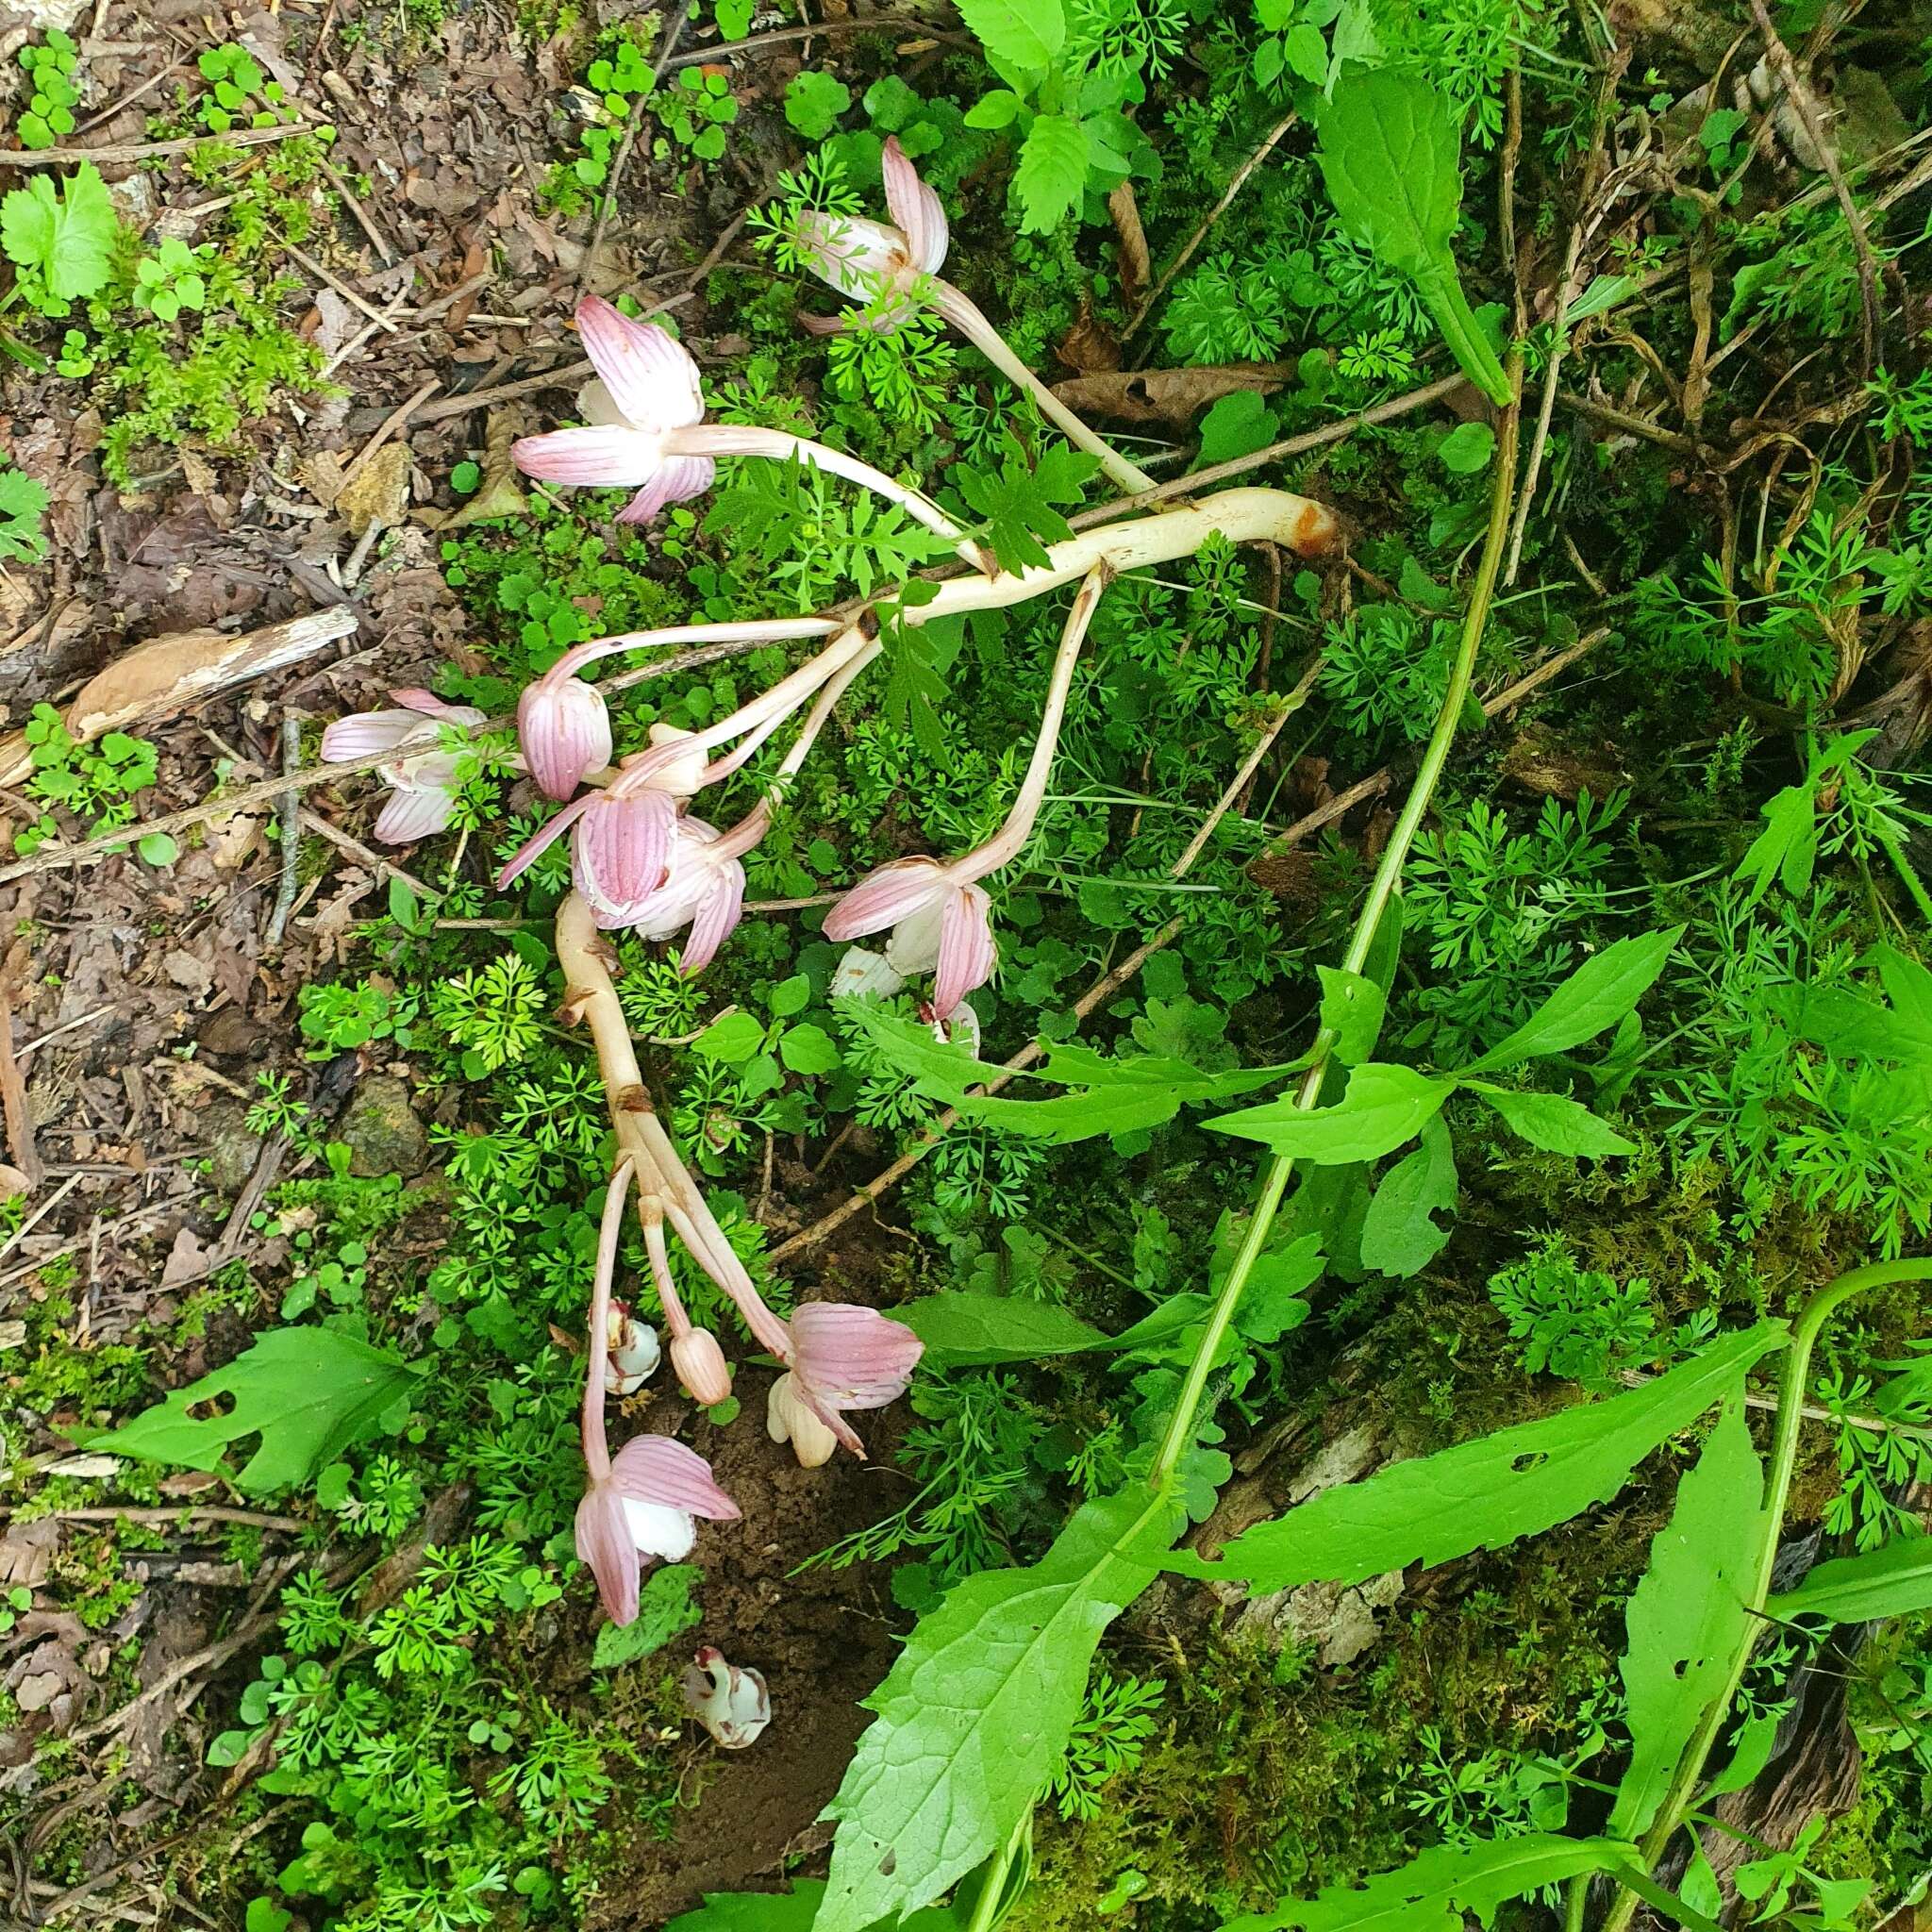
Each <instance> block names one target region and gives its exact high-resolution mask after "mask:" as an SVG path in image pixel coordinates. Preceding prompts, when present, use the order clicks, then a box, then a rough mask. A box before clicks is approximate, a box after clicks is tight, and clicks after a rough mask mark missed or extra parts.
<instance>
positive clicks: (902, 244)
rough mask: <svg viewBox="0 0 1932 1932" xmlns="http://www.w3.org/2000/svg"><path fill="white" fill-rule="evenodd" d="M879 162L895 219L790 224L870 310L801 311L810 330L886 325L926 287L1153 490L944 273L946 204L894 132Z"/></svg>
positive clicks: (815, 266) (1113, 469) (1076, 430)
mask: <svg viewBox="0 0 1932 1932" xmlns="http://www.w3.org/2000/svg"><path fill="white" fill-rule="evenodd" d="M879 172H880V173H881V174H882V175H884V176H885V184H886V207H887V208H888V209H889V210H890V211H891V217H892V224H894V225H888V224H887V223H884V222H870V221H866V220H863V219H862V218H860V217H858V216H854V215H836V214H829V213H826V212H824V211H823V210H813V211H811V212H809V213H808V214H806V215H805V216H804V217H803V218H802V219H801V220H800V221H799V222H798V223H797V224H796V225H794V227H793V229H792V231H791V242H792V245H793V247H794V248H796V250H797V252H798V253H799V255H800V256H801V257H802V258H804V260H805V262H806V263H807V265H808V267H809V268H810V269H811V271H812V273H813V274H814V275H817V276H818V277H819V278H820V280H822V281H825V282H829V283H830V284H831V285H832V287H833V288H835V289H837V290H838V291H839V292H840V294H841V295H843V296H846V297H847V298H848V299H849V300H852V301H855V302H861V303H864V304H865V305H866V307H865V311H864V313H863V315H862V316H859V317H856V318H855V317H853V316H850V315H801V316H800V317H799V318H798V320H799V324H800V325H801V326H802V327H804V328H807V329H808V330H810V331H811V333H812V334H813V335H829V334H832V333H833V332H835V331H836V330H839V329H842V328H849V327H852V326H854V325H857V326H858V327H862V328H870V329H874V330H877V331H879V332H881V333H889V332H891V330H893V329H896V328H898V327H899V326H900V325H902V324H903V323H904V322H905V320H906V318H907V316H908V314H909V313H910V311H911V308H912V304H913V298H914V296H915V294H917V293H924V295H925V296H926V297H927V298H928V299H929V300H930V302H931V304H932V307H933V308H934V310H935V312H936V313H937V314H938V315H939V316H940V317H941V320H943V321H944V322H946V323H948V324H949V325H951V326H952V327H954V328H956V329H958V332H959V333H960V334H961V335H962V336H964V337H965V338H966V340H967V341H969V342H971V343H972V344H973V346H974V348H975V349H977V350H978V351H979V353H980V354H981V355H982V356H984V357H985V358H986V359H987V360H988V361H989V362H991V364H992V366H993V367H994V368H995V369H997V370H998V371H999V372H1000V374H1001V375H1004V376H1005V377H1006V378H1007V380H1008V382H1010V383H1012V384H1013V385H1014V386H1015V387H1016V388H1019V389H1022V390H1024V391H1026V393H1027V394H1029V395H1030V396H1032V398H1033V400H1034V401H1035V402H1036V403H1037V404H1038V405H1039V407H1040V411H1041V414H1042V415H1043V416H1045V417H1046V418H1047V419H1048V420H1049V421H1050V422H1052V423H1055V424H1057V425H1058V426H1059V428H1060V429H1061V431H1062V432H1063V433H1064V434H1065V435H1066V437H1067V439H1068V441H1071V442H1073V443H1074V444H1076V445H1077V446H1078V447H1079V448H1081V449H1084V450H1085V451H1087V452H1088V454H1089V455H1090V456H1093V457H1097V458H1099V459H1100V462H1101V464H1102V466H1103V467H1104V468H1105V469H1106V471H1107V473H1108V475H1109V476H1111V477H1112V478H1113V479H1114V481H1115V482H1116V483H1118V484H1119V485H1120V486H1121V487H1122V488H1123V489H1124V490H1127V491H1132V492H1134V493H1135V494H1139V493H1140V492H1141V491H1146V490H1152V489H1153V488H1154V487H1155V482H1154V478H1153V477H1152V476H1150V475H1148V474H1147V473H1146V471H1144V470H1142V469H1141V467H1140V466H1139V465H1138V464H1136V463H1132V462H1129V461H1128V460H1127V458H1125V457H1124V456H1122V455H1121V453H1120V452H1119V451H1118V450H1117V449H1115V448H1114V447H1113V445H1112V444H1111V443H1109V442H1108V441H1107V440H1106V439H1105V438H1104V437H1102V436H1100V435H1099V434H1098V433H1097V432H1096V431H1094V430H1091V429H1090V428H1088V426H1087V425H1086V424H1085V423H1083V422H1082V421H1081V420H1080V418H1079V417H1078V416H1077V415H1075V414H1074V411H1073V410H1072V409H1070V408H1067V406H1066V404H1064V403H1063V402H1061V401H1060V399H1059V398H1058V396H1057V395H1055V394H1054V392H1053V391H1052V390H1051V389H1049V388H1048V387H1047V385H1046V384H1045V383H1043V382H1041V379H1040V378H1039V376H1037V375H1034V373H1033V371H1032V370H1031V369H1029V368H1028V367H1027V366H1026V364H1025V363H1024V362H1023V361H1022V360H1021V359H1020V358H1019V357H1018V356H1016V355H1015V354H1014V353H1013V351H1012V350H1011V349H1009V348H1008V346H1007V341H1006V338H1005V337H1004V336H1002V335H1001V334H1000V332H999V330H998V329H996V328H995V327H994V326H993V325H992V324H991V321H989V320H988V318H987V316H986V315H985V313H984V312H983V311H982V310H981V309H980V308H979V306H978V304H977V303H975V302H974V300H973V299H972V297H971V296H969V295H967V294H966V293H965V292H964V291H962V290H959V289H956V288H955V287H954V286H953V285H952V283H951V282H948V281H944V280H941V277H940V273H939V272H940V269H941V267H942V266H943V265H944V262H945V259H946V239H947V237H946V211H945V209H944V208H941V206H940V198H939V196H938V195H937V194H935V193H934V192H932V190H931V189H930V188H928V187H927V186H926V185H925V183H924V181H922V180H921V179H920V178H919V171H918V170H917V169H916V168H915V167H914V166H913V165H912V163H911V162H910V161H909V160H908V159H907V158H906V152H905V150H904V149H903V148H902V147H901V146H900V145H899V138H898V136H897V135H889V136H888V137H887V139H886V145H885V151H884V153H883V154H882V155H881V156H880V158H879Z"/></svg>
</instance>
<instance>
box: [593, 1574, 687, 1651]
mask: <svg viewBox="0 0 1932 1932" xmlns="http://www.w3.org/2000/svg"><path fill="white" fill-rule="evenodd" d="M704 1580H705V1573H704V1572H703V1571H702V1570H700V1569H699V1568H698V1566H697V1565H696V1564H695V1563H666V1564H664V1565H663V1566H662V1567H661V1568H660V1569H657V1570H653V1571H652V1572H651V1574H649V1575H648V1576H646V1577H645V1578H644V1580H643V1585H642V1587H641V1589H640V1590H639V1591H638V1613H637V1616H636V1617H635V1618H634V1619H633V1620H632V1621H631V1622H630V1623H628V1624H604V1625H603V1626H602V1627H601V1628H600V1629H599V1630H598V1632H597V1645H596V1648H595V1649H594V1650H592V1651H591V1669H592V1670H597V1671H614V1670H616V1669H617V1668H618V1667H619V1666H620V1665H621V1664H634V1663H636V1662H637V1660H638V1659H639V1658H640V1657H649V1656H650V1655H651V1654H652V1653H653V1652H654V1651H658V1650H662V1649H663V1648H664V1646H665V1645H666V1644H667V1643H669V1642H670V1641H671V1640H672V1639H673V1638H674V1637H675V1636H676V1635H677V1633H678V1632H679V1631H680V1630H689V1629H691V1627H692V1626H693V1625H694V1624H697V1623H698V1621H699V1619H700V1618H701V1617H702V1616H703V1615H704V1612H703V1611H702V1610H701V1609H700V1608H699V1607H698V1606H697V1605H696V1604H695V1603H693V1602H692V1601H691V1591H692V1590H693V1589H695V1588H696V1586H697V1585H698V1584H700V1583H702V1582H703V1581H704Z"/></svg>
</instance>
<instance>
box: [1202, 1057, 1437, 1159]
mask: <svg viewBox="0 0 1932 1932" xmlns="http://www.w3.org/2000/svg"><path fill="white" fill-rule="evenodd" d="M1455 1091H1456V1083H1455V1081H1453V1080H1432V1079H1430V1078H1429V1077H1428V1076H1427V1075H1426V1074H1418V1073H1417V1072H1416V1071H1415V1070H1414V1069H1413V1068H1412V1067H1405V1066H1400V1065H1397V1064H1395V1063H1393V1062H1391V1061H1383V1060H1369V1061H1365V1062H1364V1063H1363V1064H1362V1065H1361V1066H1358V1067H1357V1068H1356V1069H1355V1070H1354V1071H1353V1072H1352V1073H1351V1074H1349V1076H1348V1086H1347V1089H1346V1091H1344V1092H1343V1094H1342V1097H1341V1100H1340V1101H1339V1102H1337V1103H1336V1105H1335V1106H1333V1107H1317V1108H1300V1107H1297V1106H1296V1105H1295V1103H1294V1102H1293V1101H1292V1100H1288V1099H1284V1100H1271V1101H1269V1102H1268V1103H1267V1104H1266V1105H1265V1106H1263V1107H1250V1108H1242V1109H1241V1112H1239V1113H1224V1114H1222V1115H1221V1116H1220V1117H1219V1118H1218V1119H1215V1120H1211V1121H1203V1122H1202V1123H1201V1124H1202V1125H1203V1126H1204V1127H1207V1128H1208V1129H1209V1130H1210V1131H1211V1132H1213V1133H1216V1134H1234V1135H1237V1136H1239V1137H1240V1138H1241V1140H1243V1141H1260V1142H1261V1143H1262V1145H1263V1146H1265V1147H1267V1148H1269V1149H1270V1150H1271V1151H1272V1152H1274V1153H1275V1154H1280V1155H1285V1156H1287V1157H1288V1158H1291V1159H1294V1160H1307V1161H1311V1162H1313V1163H1314V1165H1316V1166H1317V1167H1341V1166H1344V1165H1346V1164H1347V1163H1348V1162H1350V1161H1355V1160H1374V1159H1377V1158H1380V1157H1381V1156H1382V1155H1384V1154H1392V1153H1393V1152H1394V1151H1395V1149H1396V1148H1398V1147H1400V1146H1401V1145H1402V1143H1403V1142H1404V1141H1412V1140H1414V1139H1415V1137H1416V1136H1417V1135H1418V1134H1419V1133H1421V1132H1422V1130H1423V1128H1424V1125H1425V1124H1427V1123H1428V1122H1429V1121H1431V1120H1433V1119H1434V1118H1435V1117H1436V1115H1437V1114H1439V1113H1440V1112H1441V1110H1442V1103H1443V1102H1444V1101H1445V1100H1447V1099H1448V1098H1449V1096H1450V1094H1452V1093H1453V1092H1455Z"/></svg>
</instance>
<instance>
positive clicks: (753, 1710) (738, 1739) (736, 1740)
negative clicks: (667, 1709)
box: [683, 1644, 772, 1751]
mask: <svg viewBox="0 0 1932 1932" xmlns="http://www.w3.org/2000/svg"><path fill="white" fill-rule="evenodd" d="M683 1688H684V1703H685V1708H686V1709H688V1710H689V1711H690V1712H691V1715H692V1716H693V1717H694V1718H696V1719H697V1721H698V1722H699V1723H700V1724H703V1725H704V1727H705V1728H706V1730H708V1731H709V1732H710V1734H711V1736H712V1737H713V1738H714V1739H716V1740H717V1741H718V1743H719V1745H720V1746H721V1748H723V1749H724V1750H726V1751H742V1750H743V1749H744V1748H745V1746H746V1745H747V1744H756V1743H757V1742H758V1739H759V1738H760V1736H762V1735H763V1732H764V1728H765V1726H766V1725H767V1724H770V1723H771V1722H772V1699H771V1693H770V1692H769V1691H767V1690H766V1689H765V1679H764V1675H763V1674H762V1673H761V1672H758V1671H754V1670H751V1669H750V1668H748V1667H746V1668H741V1667H740V1666H739V1665H737V1664H734V1663H732V1662H730V1661H729V1660H728V1659H727V1658H726V1657H725V1655H724V1652H723V1651H722V1650H719V1649H718V1648H716V1647H715V1646H714V1645H712V1644H706V1645H705V1647H704V1648H703V1649H702V1650H700V1651H699V1652H698V1654H697V1655H696V1657H693V1658H692V1659H691V1664H690V1666H689V1667H688V1668H687V1669H686V1671H685V1674H684V1687H683Z"/></svg>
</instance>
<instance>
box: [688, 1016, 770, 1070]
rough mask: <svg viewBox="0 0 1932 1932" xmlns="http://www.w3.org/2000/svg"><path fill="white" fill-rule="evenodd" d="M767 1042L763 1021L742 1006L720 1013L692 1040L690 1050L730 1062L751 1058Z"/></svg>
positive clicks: (706, 1056)
mask: <svg viewBox="0 0 1932 1932" xmlns="http://www.w3.org/2000/svg"><path fill="white" fill-rule="evenodd" d="M764 1043H765V1029H764V1026H763V1024H761V1023H760V1022H759V1021H758V1019H757V1018H756V1017H755V1016H754V1015H752V1014H750V1013H747V1012H745V1011H744V1010H743V1009H742V1008H741V1009H739V1010H738V1011H736V1012H731V1013H720V1014H719V1015H718V1017H717V1018H716V1019H715V1020H713V1021H712V1022H711V1024H709V1025H708V1026H707V1027H706V1028H705V1030H704V1031H703V1032H702V1033H700V1034H699V1035H698V1037H697V1038H696V1039H695V1040H693V1041H691V1050H692V1051H693V1052H694V1053H701V1054H703V1055H704V1056H705V1058H707V1059H713V1060H724V1062H725V1063H726V1064H727V1065H731V1064H735V1063H736V1062H737V1061H739V1060H748V1059H749V1058H751V1057H752V1055H753V1054H755V1053H756V1052H758V1048H759V1047H761V1046H762V1045H763V1044H764Z"/></svg>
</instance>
